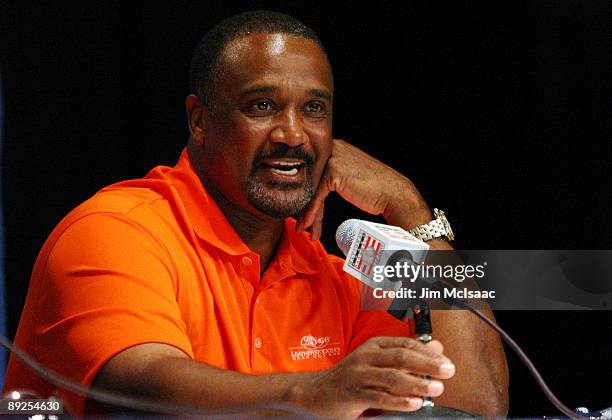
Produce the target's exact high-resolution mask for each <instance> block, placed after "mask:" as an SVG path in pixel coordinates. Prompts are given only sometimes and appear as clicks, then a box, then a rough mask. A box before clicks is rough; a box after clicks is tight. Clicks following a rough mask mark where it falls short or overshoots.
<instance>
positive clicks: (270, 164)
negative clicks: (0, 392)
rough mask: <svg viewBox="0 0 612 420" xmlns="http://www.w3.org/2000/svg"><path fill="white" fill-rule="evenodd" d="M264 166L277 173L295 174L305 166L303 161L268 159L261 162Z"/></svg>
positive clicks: (284, 174)
mask: <svg viewBox="0 0 612 420" xmlns="http://www.w3.org/2000/svg"><path fill="white" fill-rule="evenodd" d="M261 166H262V167H264V168H268V169H270V172H272V173H273V174H276V175H283V176H295V175H297V174H298V172H300V170H301V169H302V168H303V167H304V166H305V163H304V162H303V161H287V160H267V161H264V162H262V163H261Z"/></svg>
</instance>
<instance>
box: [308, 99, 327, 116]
mask: <svg viewBox="0 0 612 420" xmlns="http://www.w3.org/2000/svg"><path fill="white" fill-rule="evenodd" d="M304 108H305V110H306V112H309V113H311V114H319V115H321V114H325V106H323V104H322V103H320V102H308V103H307V104H306V106H305V107H304Z"/></svg>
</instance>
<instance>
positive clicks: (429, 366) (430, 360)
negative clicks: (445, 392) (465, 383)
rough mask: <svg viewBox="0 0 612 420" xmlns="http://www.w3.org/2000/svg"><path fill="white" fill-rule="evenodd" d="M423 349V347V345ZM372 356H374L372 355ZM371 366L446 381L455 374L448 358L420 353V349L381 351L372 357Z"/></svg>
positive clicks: (397, 348) (398, 348)
mask: <svg viewBox="0 0 612 420" xmlns="http://www.w3.org/2000/svg"><path fill="white" fill-rule="evenodd" d="M423 347H425V346H424V345H423ZM373 356H374V355H373ZM371 364H372V365H373V366H381V367H392V368H401V369H405V370H407V371H409V372H411V373H416V374H419V375H430V376H432V377H434V378H439V379H448V378H451V377H452V376H453V375H454V374H455V365H454V364H452V363H450V360H448V358H445V357H444V356H442V355H440V354H436V353H433V352H432V353H430V354H426V353H422V352H421V351H420V349H407V348H401V347H396V348H389V349H383V350H381V351H380V352H378V354H376V355H375V356H374V357H373V360H372V361H371Z"/></svg>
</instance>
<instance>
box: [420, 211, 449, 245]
mask: <svg viewBox="0 0 612 420" xmlns="http://www.w3.org/2000/svg"><path fill="white" fill-rule="evenodd" d="M434 216H435V219H434V220H432V221H431V222H429V223H427V224H425V225H421V226H417V227H415V228H412V229H410V230H409V232H410V233H411V234H412V235H414V236H415V237H416V238H417V239H420V240H421V241H430V240H432V239H433V238H439V237H440V236H444V237H445V238H446V239H447V240H449V241H452V240H453V239H455V234H454V233H453V230H452V229H451V227H450V223H448V220H447V219H446V216H445V215H444V212H443V211H442V210H438V209H434Z"/></svg>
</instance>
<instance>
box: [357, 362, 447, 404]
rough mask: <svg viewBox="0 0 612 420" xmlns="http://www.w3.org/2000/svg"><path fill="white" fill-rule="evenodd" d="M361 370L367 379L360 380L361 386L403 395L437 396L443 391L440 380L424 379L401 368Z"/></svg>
mask: <svg viewBox="0 0 612 420" xmlns="http://www.w3.org/2000/svg"><path fill="white" fill-rule="evenodd" d="M363 372H364V376H365V377H366V378H367V379H365V380H364V381H363V382H362V384H363V385H362V386H361V388H363V387H368V388H369V387H376V388H377V389H380V390H383V391H385V392H388V393H390V394H393V395H399V396H403V397H409V396H412V397H414V396H419V397H439V396H440V395H442V393H443V392H444V384H443V383H442V382H440V381H437V380H435V379H433V380H432V379H426V378H423V377H422V376H421V375H415V374H412V373H410V372H407V371H405V370H403V369H394V368H367V369H364V371H363ZM366 375H367V376H366Z"/></svg>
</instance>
